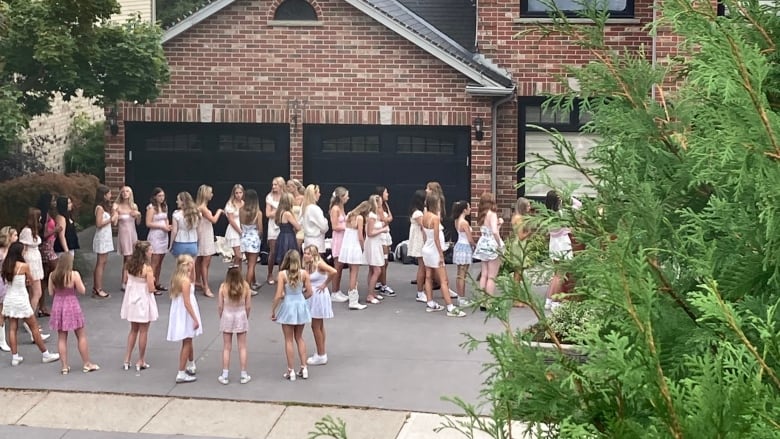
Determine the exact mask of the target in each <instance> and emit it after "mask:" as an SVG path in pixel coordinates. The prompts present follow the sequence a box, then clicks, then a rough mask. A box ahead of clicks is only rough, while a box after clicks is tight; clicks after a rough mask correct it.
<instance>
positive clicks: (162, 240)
mask: <svg viewBox="0 0 780 439" xmlns="http://www.w3.org/2000/svg"><path fill="white" fill-rule="evenodd" d="M145 221H146V227H147V228H149V234H148V235H147V236H146V240H147V241H149V244H150V245H151V246H152V270H153V271H154V279H155V281H156V285H155V289H156V294H158V295H159V294H162V292H163V291H168V289H167V288H165V287H164V286H163V285H162V284H161V283H160V271H161V270H162V263H163V259H164V258H165V254H166V253H168V233H170V231H171V224H170V223H169V222H168V203H166V202H165V191H163V190H162V189H161V188H158V187H156V188H154V189H152V196H151V198H150V199H149V205H148V206H146V218H145Z"/></svg>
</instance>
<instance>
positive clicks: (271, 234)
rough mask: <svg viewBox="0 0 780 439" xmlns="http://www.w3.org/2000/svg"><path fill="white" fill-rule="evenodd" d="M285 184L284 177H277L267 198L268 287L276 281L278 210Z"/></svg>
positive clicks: (272, 182)
mask: <svg viewBox="0 0 780 439" xmlns="http://www.w3.org/2000/svg"><path fill="white" fill-rule="evenodd" d="M284 188H285V182H284V178H283V177H275V178H274V179H273V180H271V192H269V193H268V195H266V197H265V217H266V218H268V227H267V228H266V229H267V230H266V235H267V236H266V237H267V239H268V276H267V277H266V282H268V285H273V284H275V283H276V281H274V263H276V238H278V237H279V226H278V225H277V224H276V220H275V219H274V218H276V208H277V207H279V199H280V198H281V197H282V193H283V192H284Z"/></svg>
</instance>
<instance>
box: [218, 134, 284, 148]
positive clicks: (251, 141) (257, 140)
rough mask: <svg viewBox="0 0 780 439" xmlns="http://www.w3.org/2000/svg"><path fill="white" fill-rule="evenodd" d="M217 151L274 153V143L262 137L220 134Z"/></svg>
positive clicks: (272, 140)
mask: <svg viewBox="0 0 780 439" xmlns="http://www.w3.org/2000/svg"><path fill="white" fill-rule="evenodd" d="M219 150H220V151H237V152H276V141H275V140H274V139H270V138H264V137H256V136H244V135H233V134H221V135H220V136H219Z"/></svg>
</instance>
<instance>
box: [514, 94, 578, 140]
mask: <svg viewBox="0 0 780 439" xmlns="http://www.w3.org/2000/svg"><path fill="white" fill-rule="evenodd" d="M523 108H524V112H525V124H526V125H538V126H540V127H543V128H547V129H555V130H558V131H560V132H564V133H576V132H579V131H580V128H582V127H583V126H584V125H585V124H586V123H588V122H589V121H590V114H589V113H588V112H586V111H584V110H582V108H581V107H580V101H575V102H574V105H573V106H572V108H571V109H565V108H561V109H553V108H549V107H548V108H544V107H542V104H541V103H538V104H535V103H529V104H526V105H523Z"/></svg>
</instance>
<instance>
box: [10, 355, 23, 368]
mask: <svg viewBox="0 0 780 439" xmlns="http://www.w3.org/2000/svg"><path fill="white" fill-rule="evenodd" d="M22 361H24V357H22V356H21V355H17V356H14V357H12V358H11V366H18V365H20V364H22Z"/></svg>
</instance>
